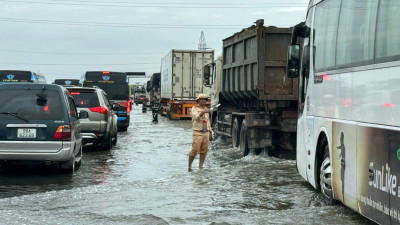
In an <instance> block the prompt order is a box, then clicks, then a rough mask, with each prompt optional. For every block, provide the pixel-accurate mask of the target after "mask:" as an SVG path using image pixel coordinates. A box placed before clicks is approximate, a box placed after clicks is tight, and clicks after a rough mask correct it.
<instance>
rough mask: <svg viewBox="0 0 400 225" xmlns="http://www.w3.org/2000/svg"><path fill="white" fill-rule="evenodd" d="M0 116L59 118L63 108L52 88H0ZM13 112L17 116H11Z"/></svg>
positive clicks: (14, 118)
mask: <svg viewBox="0 0 400 225" xmlns="http://www.w3.org/2000/svg"><path fill="white" fill-rule="evenodd" d="M0 112H1V114H0V118H1V119H7V120H19V118H18V117H20V118H23V119H26V120H60V119H62V118H63V110H62V105H61V99H60V96H59V93H58V92H57V91H54V90H45V91H42V90H37V89H36V90H32V89H31V90H22V89H14V90H10V89H7V90H5V89H2V90H0ZM11 114H15V115H17V116H18V117H15V116H12V115H11Z"/></svg>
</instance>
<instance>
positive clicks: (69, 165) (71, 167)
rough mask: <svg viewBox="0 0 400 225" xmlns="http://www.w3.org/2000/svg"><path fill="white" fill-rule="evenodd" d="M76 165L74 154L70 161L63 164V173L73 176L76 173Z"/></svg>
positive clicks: (61, 166)
mask: <svg viewBox="0 0 400 225" xmlns="http://www.w3.org/2000/svg"><path fill="white" fill-rule="evenodd" d="M75 164H76V162H75V154H72V156H71V158H70V159H69V160H68V161H66V162H62V163H61V165H60V168H61V170H62V172H64V173H69V174H72V173H74V171H75Z"/></svg>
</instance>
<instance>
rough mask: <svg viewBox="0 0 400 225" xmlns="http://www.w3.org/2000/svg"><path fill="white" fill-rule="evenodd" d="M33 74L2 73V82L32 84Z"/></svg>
mask: <svg viewBox="0 0 400 225" xmlns="http://www.w3.org/2000/svg"><path fill="white" fill-rule="evenodd" d="M31 76H32V73H31V72H29V71H7V70H1V71H0V82H31V78H32V77H31Z"/></svg>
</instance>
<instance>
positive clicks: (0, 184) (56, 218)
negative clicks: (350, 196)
mask: <svg viewBox="0 0 400 225" xmlns="http://www.w3.org/2000/svg"><path fill="white" fill-rule="evenodd" d="M131 120H132V121H131V126H130V127H129V129H128V132H125V133H119V136H118V144H117V145H116V146H115V147H114V148H113V149H112V150H111V151H98V150H96V149H93V148H92V147H90V146H87V147H86V149H85V151H84V156H83V161H82V165H81V166H80V168H79V170H78V171H77V172H76V173H75V174H74V175H73V176H69V175H65V174H58V173H57V172H56V171H54V170H53V169H51V168H48V167H44V168H34V169H32V168H26V167H25V168H13V169H11V171H10V170H7V171H5V172H2V173H1V174H0V205H1V206H0V213H1V215H2V216H1V217H0V224H271V223H278V224H366V223H369V222H368V221H367V220H366V219H364V218H363V217H362V216H360V215H358V214H357V213H355V212H353V211H352V210H350V209H348V208H346V207H342V206H327V205H326V204H325V203H324V202H323V201H322V196H321V195H320V194H319V193H318V192H316V191H315V190H313V189H312V188H310V186H309V185H308V184H307V183H306V182H305V181H303V179H302V178H301V177H300V175H299V174H298V173H297V171H296V167H295V161H294V160H286V159H278V158H274V157H269V156H267V155H258V156H254V155H250V156H248V157H244V158H242V157H240V153H239V150H238V149H236V148H232V147H231V145H230V143H229V142H226V141H223V140H221V139H217V140H216V141H215V142H213V143H212V144H211V146H210V151H209V155H208V157H207V159H206V163H205V169H204V170H199V169H198V168H197V165H198V159H196V160H195V162H194V164H193V165H194V171H193V172H191V173H188V172H187V160H188V156H187V154H188V152H189V150H190V147H191V123H190V121H168V119H167V118H165V117H159V122H158V123H153V122H151V113H150V112H147V113H142V112H141V106H140V105H139V106H137V107H134V111H133V114H132V117H131Z"/></svg>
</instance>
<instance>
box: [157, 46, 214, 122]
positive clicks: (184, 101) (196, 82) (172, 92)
mask: <svg viewBox="0 0 400 225" xmlns="http://www.w3.org/2000/svg"><path fill="white" fill-rule="evenodd" d="M213 60H214V50H175V49H173V50H171V51H170V52H169V53H168V54H167V55H166V56H165V57H164V58H163V59H162V60H161V100H160V104H161V109H162V114H163V115H165V116H167V117H168V118H169V119H182V118H190V117H191V116H190V109H191V108H192V107H193V106H194V105H196V101H195V99H196V96H197V95H198V94H200V93H204V94H206V95H207V96H209V95H210V87H209V86H206V85H205V84H204V83H205V82H204V77H203V68H204V66H205V65H207V64H210V63H212V62H213ZM208 105H209V102H208Z"/></svg>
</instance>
